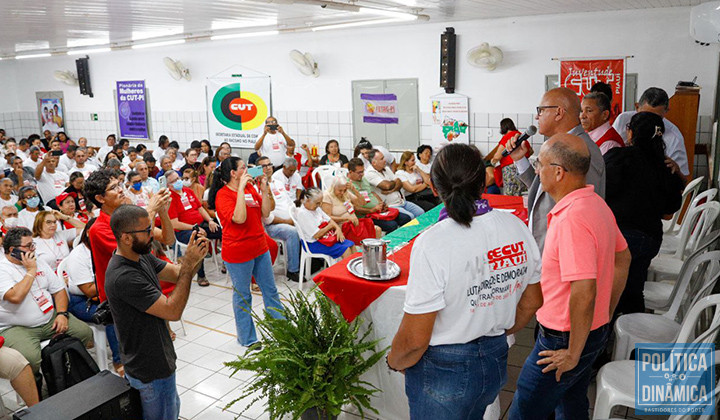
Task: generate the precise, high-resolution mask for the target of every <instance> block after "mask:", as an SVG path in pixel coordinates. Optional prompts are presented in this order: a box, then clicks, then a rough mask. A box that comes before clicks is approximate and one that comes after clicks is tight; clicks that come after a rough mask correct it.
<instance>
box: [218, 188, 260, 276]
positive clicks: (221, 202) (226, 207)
mask: <svg viewBox="0 0 720 420" xmlns="http://www.w3.org/2000/svg"><path fill="white" fill-rule="evenodd" d="M244 193H245V206H246V209H247V218H246V219H245V223H243V224H237V223H235V222H233V221H232V215H233V213H234V212H235V203H236V202H237V192H235V191H233V190H231V189H230V188H229V187H228V186H227V185H226V186H224V187H223V188H222V189H221V190H220V191H218V193H217V196H215V213H216V214H217V216H218V218H219V219H220V223H221V224H222V227H223V229H222V243H223V247H222V259H223V261H226V262H229V263H232V264H240V263H244V262H248V261H250V260H252V259H254V258H257V257H258V256H260V255H262V254H264V253H265V252H267V251H268V244H267V240H266V239H265V228H264V227H263V223H262V208H261V207H262V197H260V194H259V193H258V192H257V190H256V189H255V187H254V186H252V185H251V184H248V185H247V186H246V187H245V192H244Z"/></svg>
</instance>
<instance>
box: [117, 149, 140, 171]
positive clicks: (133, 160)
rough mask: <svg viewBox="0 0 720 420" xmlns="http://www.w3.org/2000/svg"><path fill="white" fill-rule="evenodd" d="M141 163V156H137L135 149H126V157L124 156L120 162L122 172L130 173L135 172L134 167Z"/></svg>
mask: <svg viewBox="0 0 720 420" xmlns="http://www.w3.org/2000/svg"><path fill="white" fill-rule="evenodd" d="M142 161H143V159H142V155H140V154H138V152H137V149H136V148H134V147H129V148H128V149H127V156H125V157H124V158H123V160H122V167H123V171H125V172H130V171H133V170H135V165H137V164H138V162H142Z"/></svg>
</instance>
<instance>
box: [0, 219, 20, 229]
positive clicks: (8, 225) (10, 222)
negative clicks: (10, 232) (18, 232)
mask: <svg viewBox="0 0 720 420" xmlns="http://www.w3.org/2000/svg"><path fill="white" fill-rule="evenodd" d="M17 224H18V218H17V217H8V218H7V219H5V221H4V222H3V226H5V228H7V229H12V228H14V227H17Z"/></svg>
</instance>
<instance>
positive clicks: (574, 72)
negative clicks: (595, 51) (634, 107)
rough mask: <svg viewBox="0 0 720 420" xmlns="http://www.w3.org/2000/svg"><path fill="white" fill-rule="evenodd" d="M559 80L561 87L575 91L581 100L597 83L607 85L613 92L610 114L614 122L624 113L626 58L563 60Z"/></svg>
mask: <svg viewBox="0 0 720 420" xmlns="http://www.w3.org/2000/svg"><path fill="white" fill-rule="evenodd" d="M558 80H559V81H560V86H562V87H566V88H570V89H572V90H574V91H575V92H576V93H577V94H578V96H580V99H581V100H582V98H583V97H584V96H585V95H586V94H587V93H589V92H590V88H591V87H592V85H594V84H595V83H597V82H604V83H607V84H608V85H610V87H611V88H612V92H613V97H612V103H611V106H612V112H611V113H610V115H611V118H612V120H614V119H615V118H614V117H616V116H617V115H619V114H620V113H621V112H623V111H624V109H623V105H624V104H625V58H606V59H577V60H569V59H561V60H560V78H559V79H558Z"/></svg>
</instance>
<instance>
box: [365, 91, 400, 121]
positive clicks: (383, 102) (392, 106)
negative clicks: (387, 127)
mask: <svg viewBox="0 0 720 420" xmlns="http://www.w3.org/2000/svg"><path fill="white" fill-rule="evenodd" d="M360 100H361V101H362V103H363V122H364V123H370V124H397V123H398V104H397V102H398V100H397V96H396V95H395V94H394V93H361V94H360Z"/></svg>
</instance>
